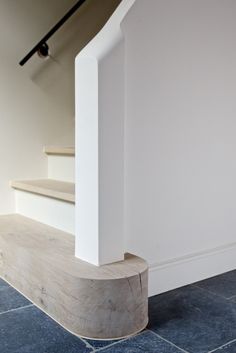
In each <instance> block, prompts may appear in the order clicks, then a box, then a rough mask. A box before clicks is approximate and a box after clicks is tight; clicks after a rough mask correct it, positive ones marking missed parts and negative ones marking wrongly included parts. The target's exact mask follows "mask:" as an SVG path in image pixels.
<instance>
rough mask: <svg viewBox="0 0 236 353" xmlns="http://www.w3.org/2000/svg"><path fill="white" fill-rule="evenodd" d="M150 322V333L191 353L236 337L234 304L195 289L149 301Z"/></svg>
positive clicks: (185, 288) (203, 352)
mask: <svg viewBox="0 0 236 353" xmlns="http://www.w3.org/2000/svg"><path fill="white" fill-rule="evenodd" d="M149 320H150V321H149V328H150V329H151V330H153V331H154V332H156V333H158V334H159V335H160V336H162V337H164V338H165V339H167V340H168V341H171V342H173V343H174V344H176V345H177V346H178V347H180V348H182V349H184V350H186V351H188V352H190V353H206V352H209V351H211V350H213V349H216V348H217V347H220V346H222V345H223V344H225V343H227V342H230V341H232V340H233V339H235V338H236V304H235V303H232V302H230V301H227V300H225V299H223V298H221V297H219V296H215V295H214V294H211V293H209V292H207V291H204V290H202V289H200V288H196V287H194V286H187V287H183V288H180V289H177V290H174V291H171V292H168V293H164V294H161V295H159V296H155V297H152V298H150V300H149ZM234 353H236V351H235V352H234Z"/></svg>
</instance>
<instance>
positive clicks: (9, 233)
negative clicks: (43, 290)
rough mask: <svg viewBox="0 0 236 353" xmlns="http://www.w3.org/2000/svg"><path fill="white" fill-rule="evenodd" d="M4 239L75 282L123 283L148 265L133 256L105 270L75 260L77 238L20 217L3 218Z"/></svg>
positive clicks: (0, 223) (1, 231) (1, 235)
mask: <svg viewBox="0 0 236 353" xmlns="http://www.w3.org/2000/svg"><path fill="white" fill-rule="evenodd" d="M0 239H1V241H4V242H6V243H7V246H8V247H9V248H10V249H16V248H17V251H18V252H19V253H20V252H21V251H22V250H24V251H30V253H31V254H32V255H35V257H37V258H40V259H41V260H40V261H43V262H44V264H48V265H49V266H50V265H52V266H53V267H54V268H57V269H58V270H59V271H63V272H66V273H68V274H69V275H70V276H74V277H75V278H86V279H99V280H101V279H102V280H109V279H120V278H126V277H129V276H131V277H132V276H134V275H137V273H141V272H143V271H144V270H145V269H146V268H147V264H146V262H144V261H143V260H142V259H140V258H138V257H136V256H135V255H131V254H126V255H125V261H120V262H116V263H113V264H109V265H104V266H101V267H97V266H94V265H91V264H89V263H87V262H84V261H82V260H80V259H78V258H76V257H75V256H74V251H75V250H74V248H75V244H74V242H75V238H74V236H73V235H71V234H69V233H65V232H63V231H60V230H58V229H55V228H53V227H50V226H47V225H45V224H42V223H40V222H37V221H34V220H31V219H30V218H27V217H24V216H21V215H18V214H12V215H3V216H0ZM59 273H60V272H59Z"/></svg>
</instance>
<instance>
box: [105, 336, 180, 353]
mask: <svg viewBox="0 0 236 353" xmlns="http://www.w3.org/2000/svg"><path fill="white" fill-rule="evenodd" d="M101 352H102V353H182V351H181V350H179V349H178V348H176V347H174V346H173V345H171V344H169V343H167V342H165V341H164V340H162V339H160V338H159V337H158V336H156V335H155V334H154V333H152V332H150V331H144V332H143V333H141V334H139V335H137V336H134V337H132V338H130V339H128V340H125V341H122V342H120V343H116V344H115V345H113V346H111V347H107V348H105V349H103V350H102V351H101Z"/></svg>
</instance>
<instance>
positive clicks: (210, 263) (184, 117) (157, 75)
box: [122, 0, 236, 294]
mask: <svg viewBox="0 0 236 353" xmlns="http://www.w3.org/2000/svg"><path fill="white" fill-rule="evenodd" d="M235 17H236V2H235V0H224V1H222V0H198V1H196V0H137V1H136V3H135V5H134V6H133V8H132V10H131V11H130V13H129V14H128V16H127V17H126V18H125V21H124V22H123V25H122V29H123V32H124V35H125V42H126V109H127V110H126V128H125V136H126V137H125V139H126V145H125V159H126V161H125V166H126V175H125V183H126V212H125V216H126V249H127V250H128V251H130V252H132V253H135V254H138V255H140V256H142V257H144V258H145V259H147V260H148V262H149V264H150V266H151V272H150V279H151V283H150V294H155V293H157V292H160V291H164V290H168V289H171V288H174V287H177V286H180V285H183V284H186V283H190V282H193V281H194V280H198V279H201V278H204V277H208V276H211V275H213V274H217V273H220V272H223V271H226V270H230V269H233V268H235V267H236V243H235V242H236V238H235V234H236V217H235V210H236V183H235V180H236V157H235V153H236V46H235V33H236V21H235Z"/></svg>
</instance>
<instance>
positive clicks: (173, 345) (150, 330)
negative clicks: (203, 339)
mask: <svg viewBox="0 0 236 353" xmlns="http://www.w3.org/2000/svg"><path fill="white" fill-rule="evenodd" d="M147 331H149V332H151V333H152V334H154V335H155V336H157V337H158V338H160V339H161V340H163V341H165V342H166V343H169V344H170V345H171V346H172V347H175V348H177V349H179V350H180V351H181V352H183V353H189V352H188V351H186V350H184V349H183V348H180V347H179V346H176V344H174V343H173V342H171V341H169V340H167V339H166V338H164V337H162V336H160V335H159V334H158V333H156V332H155V331H152V329H147Z"/></svg>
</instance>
